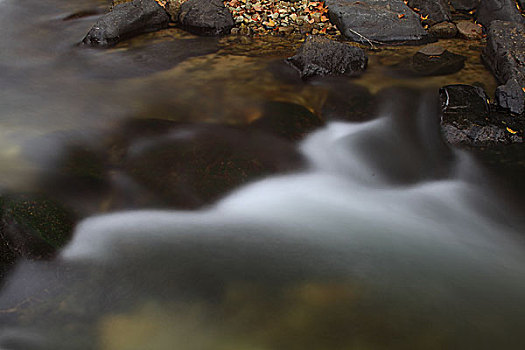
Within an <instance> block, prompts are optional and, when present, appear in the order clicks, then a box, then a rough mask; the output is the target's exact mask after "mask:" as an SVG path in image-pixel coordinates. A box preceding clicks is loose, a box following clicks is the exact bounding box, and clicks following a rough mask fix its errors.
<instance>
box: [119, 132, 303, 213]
mask: <svg viewBox="0 0 525 350" xmlns="http://www.w3.org/2000/svg"><path fill="white" fill-rule="evenodd" d="M158 131H159V132H161V134H160V135H159V134H155V133H156V131H155V130H153V129H152V130H150V131H149V132H148V133H146V134H145V135H144V136H142V137H138V138H134V140H133V141H131V142H130V143H129V144H128V145H127V147H126V148H125V153H124V155H123V157H122V160H121V161H120V163H121V168H122V169H123V171H124V172H125V173H126V174H127V176H129V177H130V178H131V179H132V180H133V181H135V182H136V183H137V184H138V185H140V186H142V187H143V188H145V189H147V190H149V191H151V192H152V193H154V194H155V195H157V196H159V197H160V198H162V199H163V200H164V204H165V205H168V206H170V207H177V208H196V207H199V206H202V205H205V204H209V203H210V202H212V201H213V200H216V199H218V198H219V197H220V196H221V195H224V194H225V193H226V192H228V191H231V190H232V189H234V188H235V187H237V186H240V185H242V184H244V183H246V182H248V181H251V180H254V179H256V178H258V177H261V176H264V175H269V174H273V173H277V172H285V171H290V170H294V169H297V168H298V167H300V166H302V164H303V159H302V157H301V156H300V155H299V154H298V153H297V151H296V149H295V147H294V144H293V143H291V142H288V141H286V140H283V139H281V138H279V137H276V136H272V135H270V134H268V133H265V132H261V131H259V130H253V129H252V130H246V129H238V128H233V127H227V126H219V125H192V124H177V123H173V124H171V125H168V124H166V128H164V129H162V130H158ZM148 134H149V135H150V136H147V135H148Z"/></svg>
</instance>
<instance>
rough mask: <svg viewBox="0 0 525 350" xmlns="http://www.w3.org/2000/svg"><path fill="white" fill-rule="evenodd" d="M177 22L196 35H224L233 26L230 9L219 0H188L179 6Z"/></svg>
mask: <svg viewBox="0 0 525 350" xmlns="http://www.w3.org/2000/svg"><path fill="white" fill-rule="evenodd" d="M179 23H180V24H181V25H182V27H183V28H185V29H186V30H188V31H189V32H192V33H195V34H198V35H210V36H215V35H226V34H229V33H230V30H231V29H232V28H233V26H234V25H235V24H234V21H233V17H232V15H231V13H230V11H229V10H228V9H227V8H226V6H224V3H223V2H222V1H221V0H188V1H186V2H184V3H183V4H182V5H181V7H180V15H179Z"/></svg>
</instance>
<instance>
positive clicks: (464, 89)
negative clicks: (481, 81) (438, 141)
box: [440, 85, 523, 146]
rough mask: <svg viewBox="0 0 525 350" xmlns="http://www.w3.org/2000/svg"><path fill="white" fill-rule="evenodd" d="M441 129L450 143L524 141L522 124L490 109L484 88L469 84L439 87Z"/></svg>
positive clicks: (477, 144) (476, 144)
mask: <svg viewBox="0 0 525 350" xmlns="http://www.w3.org/2000/svg"><path fill="white" fill-rule="evenodd" d="M440 97H441V107H442V117H441V131H442V134H443V137H444V138H445V140H446V141H447V142H448V143H450V144H453V145H472V146H482V145H488V144H508V143H517V142H518V143H519V142H523V125H522V124H520V123H519V122H518V123H513V124H509V123H512V120H511V119H509V118H507V117H506V116H505V115H504V114H503V115H502V114H500V113H498V112H493V111H491V107H490V106H489V103H488V97H487V95H486V94H485V91H484V90H483V89H482V88H480V87H476V86H470V85H448V86H445V87H443V88H441V89H440Z"/></svg>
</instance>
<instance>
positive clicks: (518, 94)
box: [482, 21, 525, 114]
mask: <svg viewBox="0 0 525 350" xmlns="http://www.w3.org/2000/svg"><path fill="white" fill-rule="evenodd" d="M523 38H525V25H524V24H519V23H514V22H503V21H493V22H492V23H491V25H490V27H489V30H488V31H487V46H486V47H485V49H484V50H483V53H482V58H483V60H484V61H485V63H486V64H487V65H488V66H489V67H490V69H491V70H492V72H493V73H494V75H495V76H496V78H497V79H498V81H499V82H500V83H501V84H502V86H499V87H498V89H497V90H496V98H497V100H496V101H497V103H498V104H499V105H500V106H501V107H503V108H508V109H510V111H511V112H513V113H517V114H523V113H525V92H524V91H523V87H525V40H523Z"/></svg>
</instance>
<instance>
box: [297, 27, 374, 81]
mask: <svg viewBox="0 0 525 350" xmlns="http://www.w3.org/2000/svg"><path fill="white" fill-rule="evenodd" d="M287 61H288V62H289V63H290V64H291V65H292V66H293V67H295V68H296V69H297V70H298V71H299V73H300V74H301V78H303V79H307V78H310V77H313V76H326V75H347V76H357V75H360V74H361V73H363V71H364V70H365V69H366V66H367V63H368V57H367V56H366V53H365V52H364V51H363V50H362V49H360V48H358V47H355V46H350V45H347V44H343V43H340V42H337V41H333V40H330V39H328V38H325V37H318V36H309V37H308V38H307V39H306V41H305V42H304V44H303V45H302V46H301V47H300V48H299V51H298V52H297V54H296V55H294V56H292V57H290V58H288V59H287Z"/></svg>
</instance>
